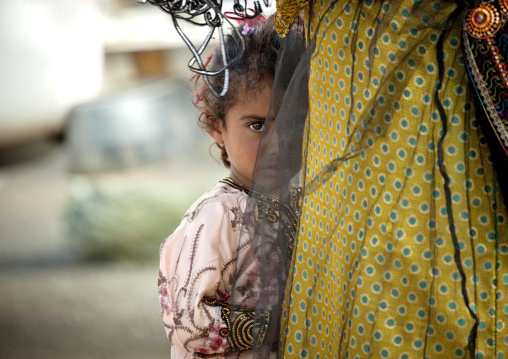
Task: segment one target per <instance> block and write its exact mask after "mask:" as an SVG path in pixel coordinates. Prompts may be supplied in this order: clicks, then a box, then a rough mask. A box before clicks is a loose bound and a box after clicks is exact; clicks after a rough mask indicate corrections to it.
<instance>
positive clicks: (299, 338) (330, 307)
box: [278, 0, 508, 359]
mask: <svg viewBox="0 0 508 359" xmlns="http://www.w3.org/2000/svg"><path fill="white" fill-rule="evenodd" d="M286 4H288V5H286ZM294 4H297V2H289V3H286V2H283V1H279V4H278V10H279V11H280V14H281V18H282V19H289V18H291V17H290V16H287V14H292V13H293V11H294V9H293V8H292V7H291V6H292V5H294ZM457 4H462V5H461V6H462V7H461V8H460V7H457ZM466 5H467V4H466V2H465V1H464V2H461V1H457V2H456V1H446V0H434V1H419V0H391V1H390V0H387V1H374V0H363V1H362V0H350V1H336V2H333V1H322V0H315V1H311V2H310V3H309V4H308V6H306V7H305V8H304V9H303V10H304V12H306V13H307V16H306V17H305V19H306V20H307V24H306V25H307V29H308V30H310V33H309V35H310V37H311V38H312V37H313V36H314V35H315V36H316V42H315V44H316V48H315V52H314V54H313V56H312V58H311V59H310V63H309V65H310V72H309V81H308V89H309V102H310V109H309V115H308V118H307V123H306V125H307V127H306V132H305V136H306V137H305V140H304V149H303V153H304V167H303V174H304V182H303V184H304V187H303V188H304V195H303V206H302V213H301V217H300V229H299V231H298V238H297V241H296V245H295V250H294V255H293V268H292V271H291V274H292V275H290V277H289V281H288V286H287V293H286V298H285V310H284V313H283V318H282V324H281V347H280V348H281V349H280V352H279V357H283V358H397V359H398V358H405V359H415V358H418V359H420V358H446V359H449V358H464V357H467V358H502V357H506V356H508V295H507V294H506V293H508V222H507V220H508V215H507V211H506V208H505V206H504V205H503V197H502V195H501V193H500V188H499V182H498V180H497V178H496V171H495V168H494V165H493V163H492V159H491V151H490V150H489V147H488V144H487V140H486V138H485V136H484V133H483V132H482V129H480V128H479V123H478V121H477V118H476V115H475V104H474V101H473V93H472V91H471V89H470V87H469V79H468V74H467V71H466V67H465V64H464V63H465V60H464V57H463V56H462V49H461V41H462V26H463V22H462V19H464V16H465V15H466V13H467V7H466ZM285 6H287V8H285ZM281 24H282V22H281ZM282 26H283V25H282ZM286 27H287V26H286ZM283 33H284V31H282V34H283ZM441 45H442V51H441V52H440V51H439V50H438V49H439V47H440V46H441ZM497 46H500V45H497ZM483 51H484V53H485V54H487V52H486V51H489V50H488V49H487V48H484V50H483ZM505 51H506V49H505ZM481 56H486V55H481ZM491 73H492V74H493V75H495V73H494V72H493V71H491ZM486 81H490V82H492V81H494V80H493V79H492V78H487V79H486ZM503 113H505V112H503ZM281 161H282V159H281Z"/></svg>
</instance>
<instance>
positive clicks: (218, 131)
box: [208, 120, 224, 145]
mask: <svg viewBox="0 0 508 359" xmlns="http://www.w3.org/2000/svg"><path fill="white" fill-rule="evenodd" d="M211 127H212V129H209V130H208V134H209V135H210V136H211V137H212V138H213V139H214V140H215V142H217V143H218V144H219V145H223V144H224V138H223V133H224V127H223V126H222V121H220V120H215V121H213V123H212V126H211Z"/></svg>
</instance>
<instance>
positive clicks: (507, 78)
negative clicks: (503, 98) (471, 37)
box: [486, 37, 508, 89]
mask: <svg viewBox="0 0 508 359" xmlns="http://www.w3.org/2000/svg"><path fill="white" fill-rule="evenodd" d="M486 41H487V44H488V45H489V52H490V54H491V55H492V59H493V60H494V63H495V64H496V65H495V68H496V70H497V72H498V73H499V77H500V78H501V81H502V83H503V86H504V87H505V88H507V89H508V66H507V65H506V61H503V56H502V55H501V54H500V53H499V49H498V48H497V46H496V44H495V40H494V39H493V38H491V37H489V38H487V39H486Z"/></svg>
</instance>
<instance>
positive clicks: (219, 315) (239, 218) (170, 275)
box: [159, 19, 294, 359]
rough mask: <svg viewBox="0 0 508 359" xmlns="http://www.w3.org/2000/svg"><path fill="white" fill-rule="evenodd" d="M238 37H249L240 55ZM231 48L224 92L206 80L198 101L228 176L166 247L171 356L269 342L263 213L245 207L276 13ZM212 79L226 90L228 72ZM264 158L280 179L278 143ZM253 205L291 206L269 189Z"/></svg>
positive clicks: (271, 64) (243, 353)
mask: <svg viewBox="0 0 508 359" xmlns="http://www.w3.org/2000/svg"><path fill="white" fill-rule="evenodd" d="M240 34H241V35H240ZM239 36H243V39H244V40H245V49H244V51H243V53H242V51H241V46H242V45H241V44H242V43H241V40H240V39H239ZM225 48H226V52H227V53H226V57H227V58H228V60H231V59H233V58H236V57H238V56H239V55H240V58H239V59H238V60H236V61H235V62H234V63H233V64H232V65H231V66H230V67H229V77H230V79H229V90H228V92H227V94H226V95H225V96H223V97H218V96H215V95H214V94H213V93H212V92H211V91H210V89H209V88H208V87H207V86H204V87H203V88H202V90H200V91H199V92H198V93H197V96H196V98H197V100H196V105H197V107H198V109H199V110H200V111H201V116H200V123H201V125H202V127H203V128H204V129H205V130H206V131H207V133H208V134H209V135H210V136H211V137H212V138H213V139H214V140H215V143H216V145H217V146H218V147H219V148H220V150H221V153H222V162H223V163H224V165H225V166H226V167H227V168H230V170H231V172H230V176H229V177H228V178H225V179H223V180H221V181H220V182H219V183H217V184H216V185H215V186H213V187H212V188H211V189H210V190H208V191H207V192H206V193H205V194H204V195H202V196H201V197H200V198H199V199H198V200H197V201H196V202H195V203H194V204H193V205H192V206H191V207H190V209H189V210H188V211H187V213H186V214H185V215H184V217H183V220H182V223H181V224H180V226H179V227H178V228H177V229H176V231H175V232H174V233H173V234H172V235H171V236H170V237H169V238H167V239H166V240H165V241H164V243H163V244H162V246H161V250H160V273H159V296H160V301H161V306H162V317H163V321H164V326H165V328H166V332H167V336H168V338H169V340H170V341H171V343H172V349H171V357H172V358H174V359H181V358H196V357H199V358H223V357H226V356H233V357H236V358H251V357H252V355H253V354H252V350H251V349H252V348H253V347H256V346H259V345H261V344H262V342H263V340H264V337H265V336H266V332H267V330H268V327H269V325H270V320H272V319H273V318H270V313H269V312H268V311H267V312H264V313H261V315H256V314H259V313H255V305H256V303H257V299H258V296H259V283H258V281H257V278H258V266H257V265H256V261H254V260H252V258H253V257H254V256H255V254H253V253H254V252H255V250H253V248H251V238H250V236H249V235H248V233H247V231H246V229H245V227H243V225H244V224H246V223H247V222H248V221H252V220H253V218H252V217H256V218H260V216H262V214H261V212H256V213H255V214H252V213H251V212H249V213H246V206H247V201H248V194H249V186H250V185H251V178H252V174H253V171H254V165H255V161H256V154H257V151H258V145H259V143H260V138H261V132H262V130H263V127H264V125H265V118H266V117H267V114H268V111H269V101H270V93H271V90H272V84H273V79H274V73H275V64H276V60H277V51H278V49H279V38H278V35H277V33H276V32H275V30H274V26H273V21H272V19H268V20H266V21H258V22H257V23H255V24H254V25H252V24H249V25H241V26H240V27H239V31H238V32H232V33H231V34H230V35H228V36H227V37H226V38H225ZM221 59H222V53H221V51H220V49H218V50H217V51H216V52H215V53H214V55H213V56H212V60H211V62H210V66H211V68H212V69H215V68H220V67H221V66H222V65H221ZM228 62H229V61H228ZM210 81H211V85H212V86H216V87H215V88H219V87H220V86H221V85H220V84H221V81H223V78H221V77H220V76H215V77H210ZM265 158H268V159H269V162H271V167H270V168H269V169H268V171H267V176H268V177H270V176H272V177H274V178H276V177H277V163H278V162H277V161H278V158H277V153H276V151H275V150H273V151H272V153H268V154H265ZM256 205H257V206H258V207H257V208H258V210H259V208H263V213H267V211H266V209H267V208H270V209H271V210H272V212H271V213H277V215H278V213H279V212H280V211H285V210H287V208H289V207H288V206H280V208H279V202H278V200H276V199H275V198H272V197H268V196H260V197H259V198H256ZM282 207H284V208H282ZM282 225H283V224H282ZM293 230H294V229H293ZM273 320H276V319H273ZM270 356H271V357H276V353H275V352H273V353H272V354H271V355H270Z"/></svg>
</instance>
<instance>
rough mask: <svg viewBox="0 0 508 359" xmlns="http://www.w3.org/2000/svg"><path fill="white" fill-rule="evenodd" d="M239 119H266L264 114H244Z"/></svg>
mask: <svg viewBox="0 0 508 359" xmlns="http://www.w3.org/2000/svg"><path fill="white" fill-rule="evenodd" d="M240 120H257V121H264V120H266V116H260V115H244V116H242V117H240Z"/></svg>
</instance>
